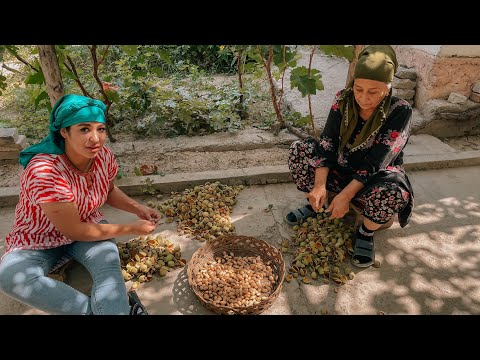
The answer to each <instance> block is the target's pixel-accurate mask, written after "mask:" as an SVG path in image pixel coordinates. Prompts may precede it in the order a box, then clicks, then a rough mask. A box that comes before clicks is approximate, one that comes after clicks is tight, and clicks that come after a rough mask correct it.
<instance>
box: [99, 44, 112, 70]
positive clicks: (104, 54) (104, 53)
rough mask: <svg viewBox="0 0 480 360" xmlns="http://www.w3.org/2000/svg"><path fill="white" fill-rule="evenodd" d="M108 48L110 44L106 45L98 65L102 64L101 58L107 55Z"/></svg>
mask: <svg viewBox="0 0 480 360" xmlns="http://www.w3.org/2000/svg"><path fill="white" fill-rule="evenodd" d="M109 48H110V45H107V48H106V49H105V51H104V52H103V56H102V60H100V62H99V63H98V66H100V65H102V63H103V60H105V56H107V52H108V49H109Z"/></svg>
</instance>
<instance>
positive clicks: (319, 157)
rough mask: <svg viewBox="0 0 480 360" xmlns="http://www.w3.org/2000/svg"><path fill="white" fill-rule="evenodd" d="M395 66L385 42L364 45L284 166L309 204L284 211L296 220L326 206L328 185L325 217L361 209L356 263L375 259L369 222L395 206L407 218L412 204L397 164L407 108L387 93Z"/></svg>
mask: <svg viewBox="0 0 480 360" xmlns="http://www.w3.org/2000/svg"><path fill="white" fill-rule="evenodd" d="M397 67H398V64H397V59H396V55H395V51H394V50H393V48H392V47H391V46H389V45H371V46H368V47H366V48H365V49H364V50H363V51H362V53H360V55H359V58H358V63H357V65H356V67H355V72H354V76H353V81H352V82H351V83H350V84H349V86H347V88H346V89H344V90H342V91H340V92H338V93H337V95H336V97H335V100H334V103H333V105H332V108H331V110H330V113H329V116H328V119H327V123H326V125H325V128H324V130H323V133H322V135H321V136H320V139H319V140H318V141H317V140H315V139H313V138H308V139H306V140H304V141H296V142H294V143H293V144H292V146H291V147H290V155H289V168H290V172H291V175H292V177H293V180H294V182H295V183H296V185H297V188H298V189H299V190H300V191H303V192H305V193H306V196H307V198H308V200H309V204H308V205H306V206H304V207H302V208H300V209H296V210H294V211H292V212H290V213H289V214H287V217H286V221H287V222H288V223H289V224H295V223H297V222H299V221H300V220H302V219H304V218H306V217H309V216H312V215H314V214H315V212H316V211H318V210H319V209H320V208H321V207H323V206H324V204H325V201H326V199H327V190H328V191H332V192H334V193H337V195H336V196H335V197H334V198H333V200H332V201H331V203H330V204H329V206H328V207H327V209H326V211H327V212H331V215H330V218H331V219H334V218H341V217H343V216H344V215H345V214H346V213H347V212H348V210H349V204H350V202H352V203H353V204H354V205H356V206H357V207H359V208H360V209H363V217H364V221H363V224H362V225H361V227H360V228H359V229H358V231H357V233H356V236H355V239H354V253H353V255H352V263H353V264H354V265H356V266H359V267H368V266H370V265H372V264H373V263H374V260H375V253H374V240H373V234H374V232H375V230H377V229H379V228H380V227H382V226H383V225H384V224H387V223H389V222H390V220H391V219H392V217H393V216H394V214H395V213H398V214H399V216H398V218H399V222H400V226H401V227H404V226H406V225H407V223H408V222H409V219H410V216H411V211H412V209H413V190H412V187H411V184H410V182H409V180H408V177H407V175H406V174H405V171H404V169H403V167H402V164H403V148H404V147H405V145H406V144H407V141H408V138H409V136H410V128H411V115H412V109H411V107H410V106H409V104H408V103H407V102H406V101H405V100H402V99H399V98H397V97H394V96H392V88H391V87H392V86H391V84H392V80H393V76H394V74H395V72H396V70H397Z"/></svg>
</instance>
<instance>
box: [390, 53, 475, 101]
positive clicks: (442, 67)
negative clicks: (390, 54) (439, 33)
mask: <svg viewBox="0 0 480 360" xmlns="http://www.w3.org/2000/svg"><path fill="white" fill-rule="evenodd" d="M472 46H473V45H472ZM394 48H395V51H396V53H397V59H398V62H399V64H400V65H403V66H406V67H408V68H411V67H413V68H415V70H416V72H417V77H418V79H417V88H416V94H415V103H416V106H417V107H419V108H422V107H423V105H424V104H425V103H426V102H427V101H428V100H431V99H444V100H446V99H448V97H449V95H450V93H452V92H456V93H459V94H462V95H465V96H467V97H468V96H470V92H471V88H472V85H473V84H474V83H475V82H476V81H478V80H480V56H477V57H475V56H473V55H472V54H473V53H472V54H471V56H455V55H454V54H453V53H452V51H453V50H454V49H455V48H454V47H452V48H451V49H450V48H449V47H445V46H440V47H438V48H432V49H430V50H429V49H422V48H417V47H414V46H411V45H395V46H394ZM476 49H477V48H476V47H475V48H474V50H476ZM456 51H459V50H458V49H457V50H456ZM465 54H468V53H465Z"/></svg>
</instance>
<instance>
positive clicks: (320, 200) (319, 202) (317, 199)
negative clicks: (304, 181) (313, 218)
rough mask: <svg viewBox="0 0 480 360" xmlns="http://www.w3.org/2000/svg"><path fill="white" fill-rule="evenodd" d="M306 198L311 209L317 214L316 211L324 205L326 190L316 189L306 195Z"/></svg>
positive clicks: (321, 187) (322, 187) (323, 188)
mask: <svg viewBox="0 0 480 360" xmlns="http://www.w3.org/2000/svg"><path fill="white" fill-rule="evenodd" d="M306 196H307V198H308V202H309V203H310V205H311V206H312V209H313V210H314V211H315V212H318V210H320V209H321V208H322V206H323V204H325V199H326V196H327V189H326V187H325V186H320V187H316V188H313V190H312V191H310V192H309V193H307V194H306Z"/></svg>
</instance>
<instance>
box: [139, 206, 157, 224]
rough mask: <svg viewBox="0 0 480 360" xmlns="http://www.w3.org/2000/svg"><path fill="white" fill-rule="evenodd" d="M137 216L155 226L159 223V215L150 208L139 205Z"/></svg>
mask: <svg viewBox="0 0 480 360" xmlns="http://www.w3.org/2000/svg"><path fill="white" fill-rule="evenodd" d="M136 214H137V216H138V217H139V218H140V219H143V220H150V221H152V222H154V223H155V224H156V223H158V222H159V221H160V218H161V215H160V213H159V212H158V211H157V210H155V209H152V208H151V207H148V206H145V205H140V206H139V207H138V209H137V211H136Z"/></svg>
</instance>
